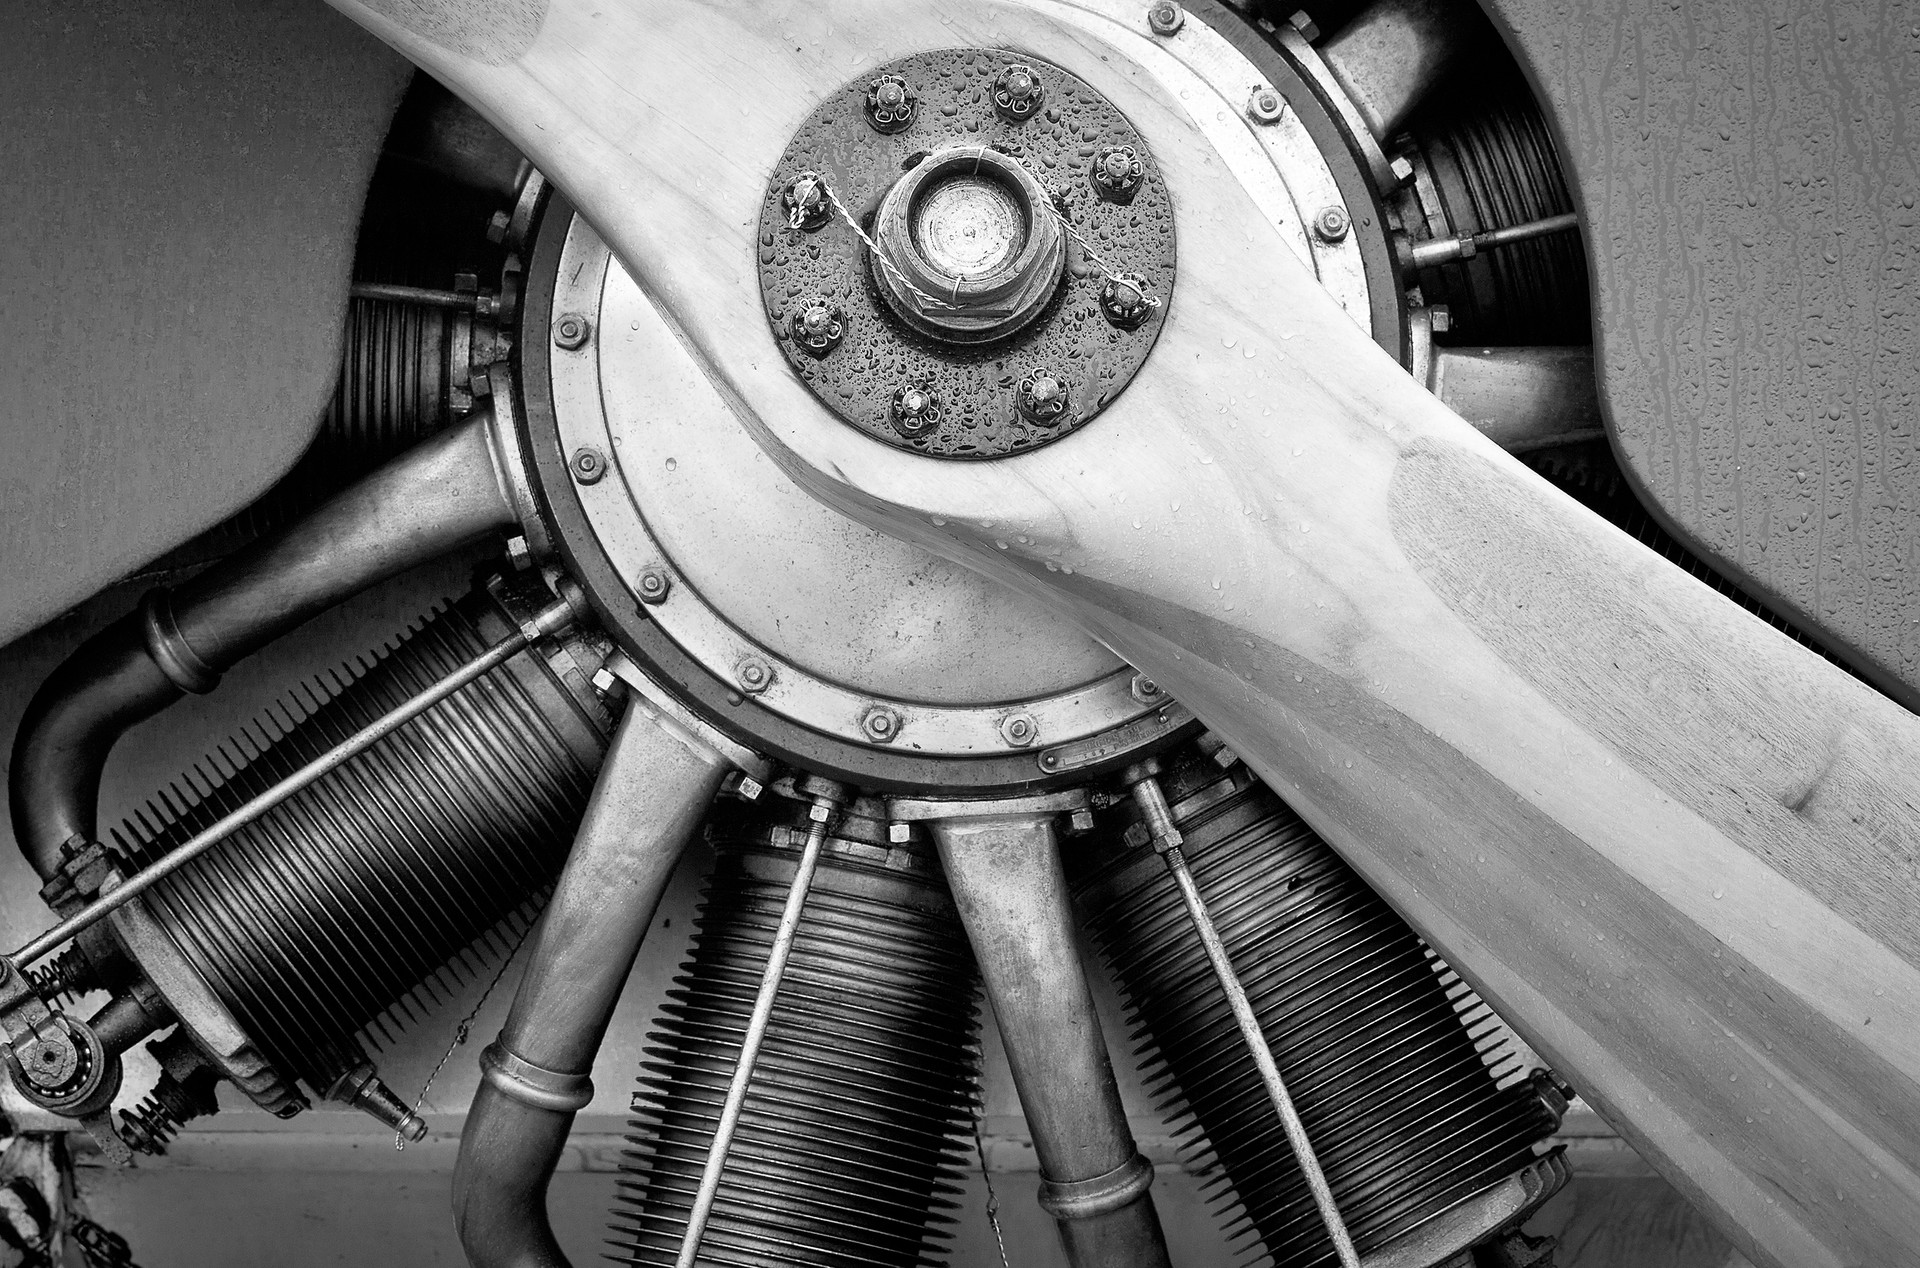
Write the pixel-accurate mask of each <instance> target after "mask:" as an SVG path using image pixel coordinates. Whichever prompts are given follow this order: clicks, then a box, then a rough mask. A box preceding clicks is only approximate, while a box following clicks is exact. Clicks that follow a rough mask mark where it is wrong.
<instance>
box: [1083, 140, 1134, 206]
mask: <svg viewBox="0 0 1920 1268" xmlns="http://www.w3.org/2000/svg"><path fill="white" fill-rule="evenodd" d="M1088 175H1089V177H1090V178H1091V179H1092V181H1093V189H1094V192H1095V193H1097V194H1099V195H1100V197H1102V198H1104V199H1106V200H1107V201H1108V202H1110V203H1129V202H1132V201H1133V196H1134V195H1135V194H1137V193H1139V192H1140V185H1141V182H1143V181H1145V180H1146V178H1147V165H1146V163H1145V162H1144V161H1142V160H1141V158H1140V156H1139V155H1138V154H1137V153H1135V152H1134V149H1133V147H1132V146H1130V145H1109V146H1108V147H1107V148H1106V149H1104V150H1101V151H1100V152H1099V153H1098V154H1096V155H1094V156H1093V166H1092V168H1091V169H1090V170H1089V172H1088Z"/></svg>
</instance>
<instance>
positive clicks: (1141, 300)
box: [1036, 273, 1160, 421]
mask: <svg viewBox="0 0 1920 1268" xmlns="http://www.w3.org/2000/svg"><path fill="white" fill-rule="evenodd" d="M1159 307H1160V300H1159V299H1158V298H1157V297H1156V296H1155V295H1154V294H1153V287H1152V285H1151V284H1150V283H1149V282H1148V281H1147V279H1146V278H1144V277H1141V276H1140V275H1139V274H1138V273H1115V274H1114V275H1113V276H1112V277H1109V278H1108V279H1107V280H1106V282H1105V284H1104V285H1102V286H1101V287H1100V313H1101V315H1102V316H1104V317H1105V318H1106V319H1107V321H1108V322H1109V323H1110V324H1112V325H1113V326H1115V327H1117V328H1119V329H1121V330H1138V329H1140V327H1141V326H1144V325H1145V324H1146V322H1147V319H1148V318H1149V317H1151V316H1153V314H1154V311H1155V310H1156V309H1158V308H1159ZM1036 421H1037V420H1036Z"/></svg>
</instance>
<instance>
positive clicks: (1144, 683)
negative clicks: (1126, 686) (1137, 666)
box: [1132, 674, 1166, 704]
mask: <svg viewBox="0 0 1920 1268" xmlns="http://www.w3.org/2000/svg"><path fill="white" fill-rule="evenodd" d="M1132 691H1133V698H1134V699H1135V700H1138V701H1139V702H1140V703H1141V704H1158V703H1159V702H1160V699H1161V697H1163V696H1164V695H1166V692H1164V691H1162V690H1161V688H1160V684H1159V683H1157V682H1155V681H1154V680H1153V679H1151V678H1149V677H1147V676H1146V675H1145V674H1135V675H1134V676H1133V683H1132Z"/></svg>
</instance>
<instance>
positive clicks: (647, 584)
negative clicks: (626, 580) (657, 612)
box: [640, 568, 673, 603]
mask: <svg viewBox="0 0 1920 1268" xmlns="http://www.w3.org/2000/svg"><path fill="white" fill-rule="evenodd" d="M672 589H673V578H672V577H671V576H669V575H668V574H667V573H666V572H665V571H664V570H663V569H660V568H648V569H645V570H643V571H642V572H641V573H640V602H642V603H665V602H666V601H667V595H668V593H669V592H671V591H672Z"/></svg>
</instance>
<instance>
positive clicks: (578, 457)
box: [567, 445, 607, 484]
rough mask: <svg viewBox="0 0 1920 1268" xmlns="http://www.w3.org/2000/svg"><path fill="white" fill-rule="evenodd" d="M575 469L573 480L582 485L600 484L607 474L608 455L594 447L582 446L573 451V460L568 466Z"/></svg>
mask: <svg viewBox="0 0 1920 1268" xmlns="http://www.w3.org/2000/svg"><path fill="white" fill-rule="evenodd" d="M567 465H568V466H569V467H571V468H572V469H573V478H574V479H575V480H577V481H579V482H580V483H581V484H598V483H600V478H601V477H602V476H604V475H606V474H607V459H606V455H604V454H602V453H601V452H600V451H599V450H598V449H595V448H594V447H593V446H592V445H582V446H580V447H579V448H578V449H576V450H574V451H573V459H572V461H571V462H569V463H568V464H567Z"/></svg>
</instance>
